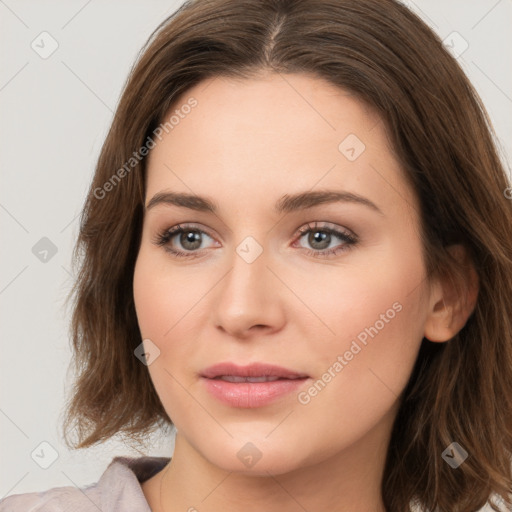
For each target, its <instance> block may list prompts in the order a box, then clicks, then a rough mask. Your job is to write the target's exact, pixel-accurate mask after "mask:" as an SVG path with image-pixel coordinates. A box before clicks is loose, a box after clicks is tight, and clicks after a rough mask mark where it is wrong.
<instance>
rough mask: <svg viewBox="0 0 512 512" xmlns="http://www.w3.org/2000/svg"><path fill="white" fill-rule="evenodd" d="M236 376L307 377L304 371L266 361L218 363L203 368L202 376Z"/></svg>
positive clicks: (212, 377)
mask: <svg viewBox="0 0 512 512" xmlns="http://www.w3.org/2000/svg"><path fill="white" fill-rule="evenodd" d="M228 375H232V376H238V377H281V378H283V379H301V378H304V377H309V375H306V374H305V373H301V372H295V371H293V370H289V369H287V368H283V367H282V366H276V365H273V364H266V363H253V364H250V365H247V366H239V365H237V364H235V363H230V362H226V363H219V364H215V365H213V366H210V367H208V368H206V369H205V370H203V372H202V373H201V376H202V377H206V378H208V379H214V378H215V377H222V376H228Z"/></svg>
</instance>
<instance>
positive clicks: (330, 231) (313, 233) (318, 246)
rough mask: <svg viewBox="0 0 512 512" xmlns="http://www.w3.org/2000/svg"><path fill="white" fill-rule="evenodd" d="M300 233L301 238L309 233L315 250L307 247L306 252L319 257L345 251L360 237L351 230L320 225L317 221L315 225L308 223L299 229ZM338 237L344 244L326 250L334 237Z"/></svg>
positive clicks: (308, 235) (309, 242)
mask: <svg viewBox="0 0 512 512" xmlns="http://www.w3.org/2000/svg"><path fill="white" fill-rule="evenodd" d="M299 233H300V235H301V236H300V237H299V240H301V239H303V238H304V237H306V235H307V240H306V241H307V243H308V244H310V245H311V246H312V247H313V248H314V250H310V249H306V253H307V254H309V255H311V256H314V257H317V258H318V257H320V258H325V257H327V256H331V255H334V254H338V253H340V252H345V251H347V250H349V249H350V248H351V247H352V246H354V245H356V244H357V242H358V238H357V237H356V236H355V235H354V234H353V233H351V232H349V231H340V230H338V229H334V228H330V227H327V226H319V225H318V223H316V222H315V223H314V224H313V225H312V224H307V225H306V226H303V227H302V228H300V229H299ZM336 238H338V239H339V240H342V241H343V244H342V245H341V246H340V245H338V246H337V247H334V248H331V249H329V250H327V251H326V250H325V249H327V248H328V247H329V245H330V244H331V242H332V241H333V239H336Z"/></svg>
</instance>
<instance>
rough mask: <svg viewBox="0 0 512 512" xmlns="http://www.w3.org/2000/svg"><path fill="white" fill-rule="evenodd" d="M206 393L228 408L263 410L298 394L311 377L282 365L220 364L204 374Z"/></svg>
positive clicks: (208, 369)
mask: <svg viewBox="0 0 512 512" xmlns="http://www.w3.org/2000/svg"><path fill="white" fill-rule="evenodd" d="M201 377H202V381H203V382H204V384H205V387H206V390H207V391H208V392H209V393H210V394H211V395H212V396H213V397H214V398H216V399H217V400H219V401H220V402H222V403H223V404H225V405H229V406H231V407H239V408H255V407H263V406H265V405H268V404H271V403H273V402H275V401H277V400H279V399H282V398H284V397H285V396H286V395H288V394H290V393H291V392H292V391H297V390H298V388H299V387H301V386H302V385H303V384H304V382H305V381H307V380H308V379H309V378H310V377H309V375H306V374H305V373H301V372H296V371H294V370H290V369H287V368H283V367H280V366H275V365H269V364H263V363H256V364H251V365H249V366H238V365H235V364H233V363H221V364H218V365H214V366H211V367H209V368H207V369H206V370H204V371H203V372H202V374H201Z"/></svg>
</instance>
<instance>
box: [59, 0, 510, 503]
mask: <svg viewBox="0 0 512 512" xmlns="http://www.w3.org/2000/svg"><path fill="white" fill-rule="evenodd" d="M143 50H144V51H143V52H142V54H141V56H140V57H139V59H138V62H137V63H136V65H135V66H134V68H133V69H132V71H131V74H130V76H129V78H128V80H127V83H126V85H125V89H124V92H123V94H122V97H121V99H120V102H119V105H118V108H117V110H116V113H115V117H114V119H113V122H112V126H111V128H110V131H109V133H108V136H107V138H106V140H105V143H104V145H103V148H102V151H101V154H100V156H99V160H98V164H97V167H96V171H95V175H94V178H93V181H92V184H91V187H90V191H89V194H88V196H87V199H86V202H85V205H84V209H83V212H82V217H81V222H80V234H79V238H78V241H77V245H76V247H75V252H74V264H77V263H80V269H79V274H78V277H77V281H76V283H75V286H74V288H73V290H72V294H73V296H74V299H75V300H74V311H73V318H72V324H71V331H72V341H73V351H74V362H75V368H76V371H78V373H79V375H78V378H77V380H76V383H75V386H74V389H73V393H72V399H71V400H70V401H69V402H68V404H67V409H66V414H67V416H66V419H65V426H64V438H65V440H66V442H67V443H68V446H73V447H75V446H74V445H70V444H69V441H68V438H67V431H69V430H71V427H72V426H75V427H76V428H77V433H78V438H79V443H77V444H76V447H77V448H84V447H87V446H91V445H93V444H95V443H98V442H102V441H104V440H106V439H108V438H110V437H112V436H114V435H116V434H123V435H126V436H127V437H128V439H135V438H138V439H142V438H143V437H144V436H145V435H147V434H148V433H149V432H151V431H152V429H155V428H157V427H168V426H169V425H172V422H171V419H170V418H169V417H168V416H167V414H166V412H165V410H164V408H163V406H162V404H161V402H160V400H159V397H158V396H157V394H156V391H155V389H154V387H153V384H152V382H151V379H150V376H149V373H148V371H147V368H146V367H145V366H144V365H143V364H141V362H140V361H139V360H138V359H137V358H136V357H135V356H134V350H135V348H136V347H137V346H138V345H139V344H140V343H141V341H142V340H141V334H140V331H139V328H138V323H137V318H136V313H135V308H134V299H133V290H132V278H133V272H134V264H135V261H136V258H137V252H138V248H139V244H140V239H141V230H142V219H143V206H144V190H145V163H146V159H145V158H140V159H139V158H137V161H136V162H135V163H133V162H132V163H131V164H130V166H132V167H133V169H127V168H126V162H127V161H130V159H131V158H132V157H133V155H135V153H136V152H137V151H139V149H140V148H141V147H144V146H145V145H148V144H149V140H150V139H151V134H152V133H155V129H156V128H157V127H158V125H159V123H161V122H162V120H164V119H165V116H166V115H167V114H168V112H169V109H170V108H171V106H172V105H174V104H175V103H176V101H177V99H178V98H179V97H182V95H183V93H184V92H185V91H187V90H188V89H189V88H190V87H192V86H193V85H195V84H197V83H198V82H200V81H202V80H203V79H205V78H208V77H215V76H226V77H238V78H241V79H244V78H252V77H257V76H258V73H261V72H265V71H267V72H268V71H270V72H276V73H309V74H312V75H314V76H316V77H318V78H321V79H325V80H327V81H329V82H330V83H332V84H334V85H336V86H339V87H341V88H343V89H345V90H349V91H351V92H352V93H354V94H355V95H356V96H357V97H358V98H360V99H361V100H362V101H365V102H366V103H367V104H369V105H372V106H373V107H374V108H376V109H377V110H378V112H379V113H380V114H381V117H382V119H383V121H384V122H385V125H386V127H387V131H388V133H389V136H390V140H391V141H392V145H393V150H394V151H395V153H396V155H397V158H398V159H399V161H400V162H401V164H402V167H403V169H404V171H405V172H406V176H407V179H408V180H409V183H410V185H411V186H412V188H413V190H414V192H415V193H416V194H417V197H418V200H419V204H420V206H421V212H420V214H421V221H422V238H423V246H424V257H425V266H426V269H427V272H428V275H452V276H457V275H458V271H460V267H459V266H457V264H456V261H455V260H454V259H452V258H451V256H450V254H449V252H448V251H447V247H448V246H449V245H452V244H456V243H460V244H463V245H464V246H465V247H466V248H467V250H468V252H469V254H470V258H471V260H472V262H473V264H474V266H475V269H476V272H477V274H478V279H479V286H480V288H479V295H478V300H477V304H476V306H475V309H474V311H473V313H472V314H471V316H470V317H469V319H468V321H467V323H466V325H465V326H464V327H463V328H462V329H461V331H460V332H459V333H458V334H457V335H456V336H454V338H453V339H451V340H450V341H448V342H447V343H432V342H430V341H428V340H426V339H425V338H424V339H423V341H422V346H421V348H420V352H419V355H418V359H417V361H416V364H415V367H414V369H413V372H412V374H411V378H410V381H409V383H408V385H407V387H406V389H405V390H404V392H403V394H402V396H401V402H402V403H401V407H400V410H399V412H398V416H397V418H396V421H395V424H394V428H393V431H392V436H391V441H390V445H389V450H388V455H387V459H386V465H385V471H384V477H383V482H382V495H383V499H384V503H385V506H386V509H387V510H388V511H390V512H401V511H409V510H410V508H409V505H410V502H411V501H412V500H413V501H416V502H418V503H419V504H420V505H421V506H425V507H428V509H429V510H434V509H435V508H436V507H440V509H441V510H450V511H474V510H477V509H478V508H480V507H482V506H483V505H484V504H485V503H486V501H487V499H488V498H489V497H490V495H491V494H492V493H493V492H495V493H498V494H499V495H500V496H501V497H503V498H506V497H507V493H508V492H511V491H512V486H511V483H512V475H511V458H510V457H511V448H512V261H511V256H512V242H511V240H512V238H511V236H510V235H511V226H512V207H511V204H512V203H511V202H510V201H508V200H507V199H506V197H505V189H506V188H507V187H508V186H510V184H509V183H508V182H507V178H506V174H505V171H504V168H503V164H502V163H501V162H500V158H499V155H498V153H497V149H496V145H495V142H494V140H495V139H494V137H495V135H494V132H493V129H492V126H491V124H490V121H489V119H488V116H487V114H486V112H485V109H484V107H483V105H482V103H481V100H480V99H479V97H478V95H477V93H476V92H475V90H474V89H473V87H472V86H471V84H470V82H469V81H468V79H467V78H466V76H465V75H464V73H463V71H462V69H461V68H460V66H459V65H458V63H457V62H456V60H455V59H454V58H453V57H452V56H451V55H450V54H449V53H448V52H447V51H446V50H445V48H444V47H443V44H442V42H441V40H440V39H439V38H438V37H437V35H435V34H434V33H433V32H432V31H431V30H430V29H429V28H428V27H427V26H426V25H425V24H424V23H423V22H422V21H421V20H420V19H419V18H418V17H417V16H416V15H414V14H413V13H412V12H410V11H409V10H408V9H407V8H406V7H404V6H403V5H401V4H400V3H398V2H395V1H393V0H236V1H234V0H208V1H189V2H185V4H183V5H182V6H181V8H179V9H178V10H177V11H176V12H175V13H174V14H173V15H172V16H171V17H169V18H168V19H167V20H165V21H164V22H163V23H162V24H161V25H160V26H159V27H158V28H157V29H156V30H155V32H154V33H153V34H152V36H151V37H150V38H149V40H148V42H147V44H146V46H145V47H144V49H143ZM123 166H124V169H125V172H124V173H123V172H121V173H119V172H118V173H117V174H116V170H120V169H121V168H123ZM114 174H116V176H117V179H116V180H114ZM121 174H122V176H121ZM121 178H122V179H121ZM107 182H108V183H110V186H106V184H107ZM99 191H101V192H99ZM452 441H456V442H458V443H459V444H460V445H461V446H462V447H463V448H465V449H466V450H467V451H468V452H469V457H468V458H467V459H466V460H465V461H464V462H463V463H462V464H461V465H460V466H459V467H458V468H457V469H453V468H451V467H450V466H449V465H448V464H447V463H446V462H445V461H444V460H443V459H442V456H441V455H442V452H443V451H444V450H445V448H446V447H447V446H448V445H449V444H450V443H451V442H452ZM493 508H494V507H493ZM436 510H437V509H436ZM494 510H497V509H496V508H494Z"/></svg>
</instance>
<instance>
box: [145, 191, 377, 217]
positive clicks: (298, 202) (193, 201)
mask: <svg viewBox="0 0 512 512" xmlns="http://www.w3.org/2000/svg"><path fill="white" fill-rule="evenodd" d="M336 202H342V203H352V204H360V205H363V206H366V207H368V208H370V209H372V210H374V211H375V212H377V213H379V214H380V215H384V213H383V212H382V210H381V209H380V208H379V207H378V206H377V205H376V204H375V203H373V202H372V201H370V200H369V199H368V198H366V197H363V196H360V195H358V194H354V193H352V192H346V191H336V190H317V191H314V192H300V193H297V194H293V195H289V194H286V195H284V196H282V197H281V198H280V199H279V200H278V201H277V202H276V204H275V205H274V212H276V213H278V214H280V213H291V212H294V211H298V210H304V209H307V208H313V207H315V206H318V205H321V204H327V203H336ZM159 204H168V205H175V206H181V207H183V208H188V209H190V210H195V211H199V212H210V213H214V214H217V213H218V211H219V207H218V205H217V203H215V201H213V200H212V199H210V198H208V197H202V196H198V195H195V194H187V193H183V192H158V193H157V194H155V195H154V196H153V197H152V198H151V200H150V201H149V203H148V204H147V205H146V211H147V210H150V209H151V208H154V207H155V206H156V205H159Z"/></svg>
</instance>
